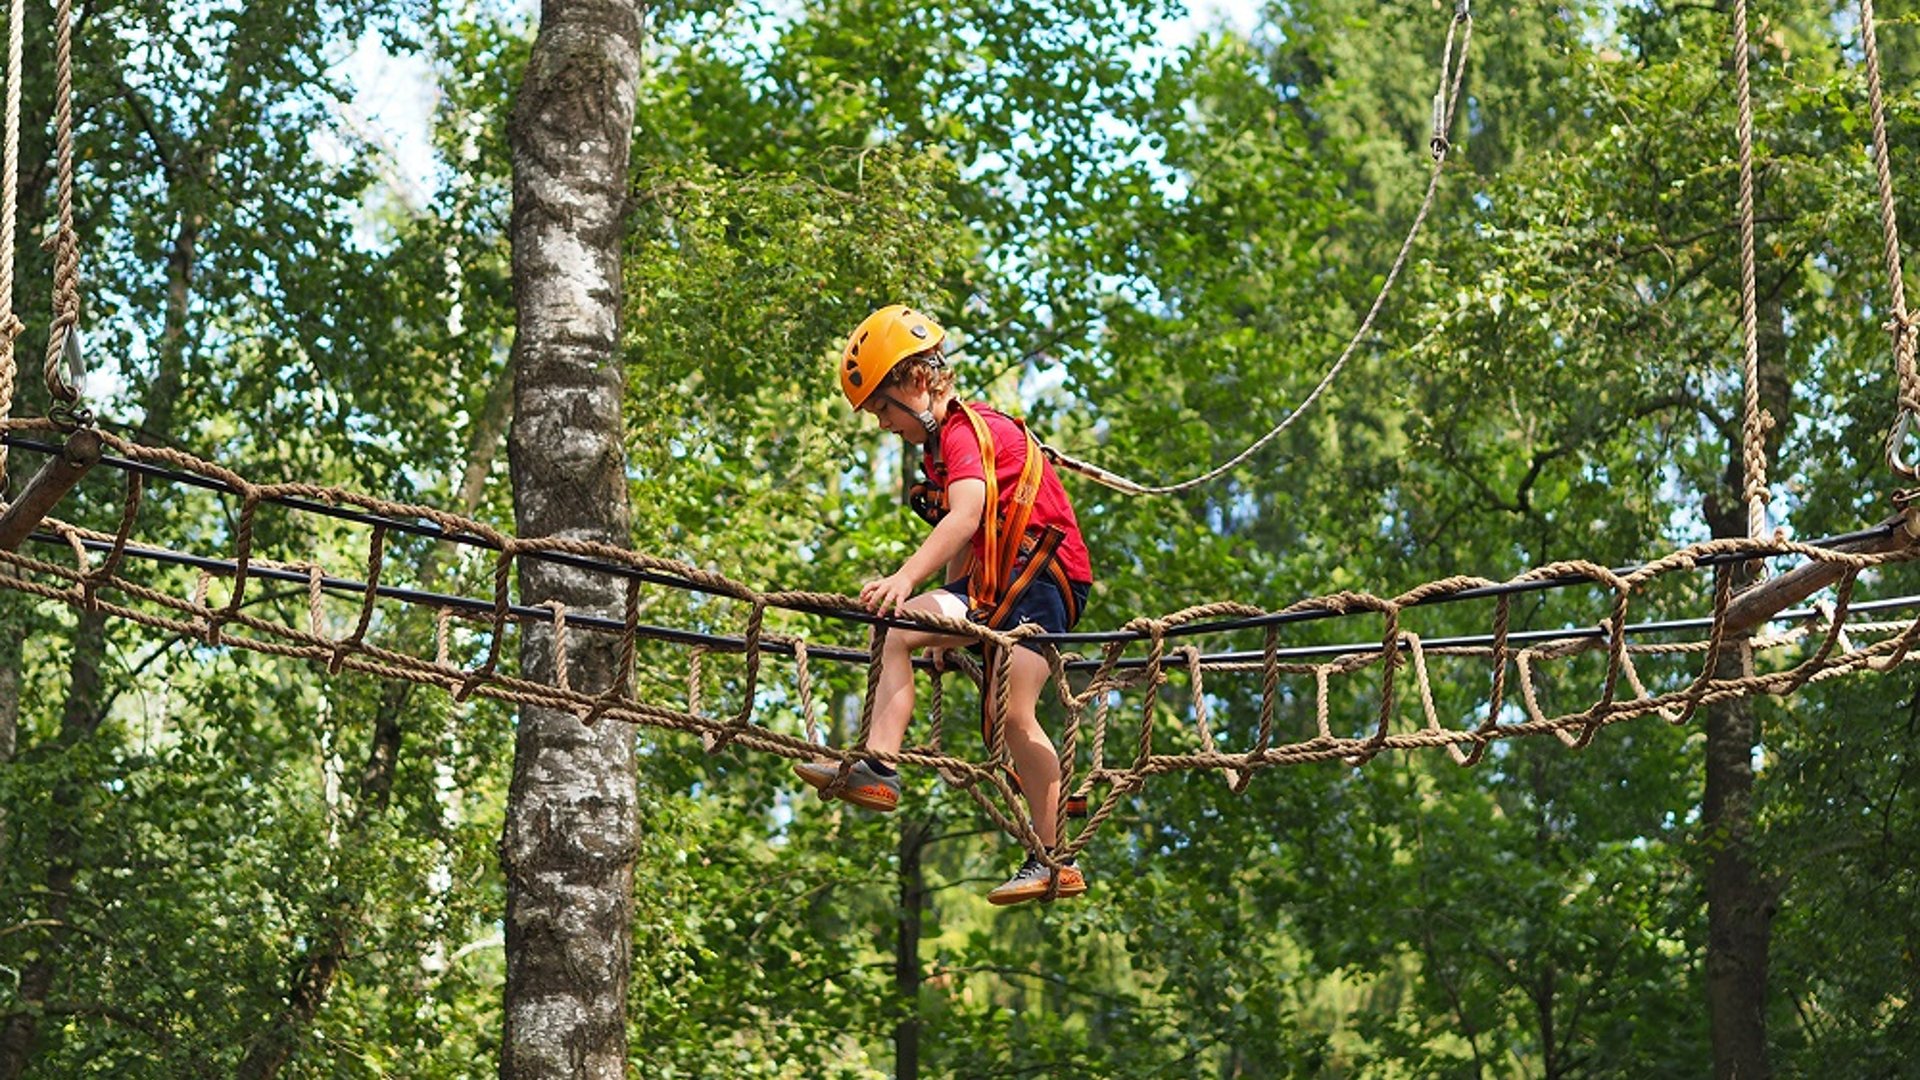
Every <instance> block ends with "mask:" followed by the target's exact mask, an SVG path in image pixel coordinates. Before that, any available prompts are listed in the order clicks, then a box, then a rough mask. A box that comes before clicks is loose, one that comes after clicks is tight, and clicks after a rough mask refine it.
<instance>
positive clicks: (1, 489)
mask: <svg viewBox="0 0 1920 1080" xmlns="http://www.w3.org/2000/svg"><path fill="white" fill-rule="evenodd" d="M24 8H25V3H24V0H13V3H12V4H11V5H10V6H9V8H8V15H7V105H6V132H5V135H4V139H5V144H4V146H3V147H0V170H4V175H0V311H4V314H0V420H5V419H6V418H7V417H9V416H11V415H12V414H13V387H14V382H15V380H16V379H17V378H18V374H19V365H18V363H17V362H16V361H15V360H14V355H13V343H14V339H15V338H18V337H19V336H20V330H21V325H20V317H19V316H18V315H16V314H14V311H13V245H14V230H15V221H16V219H17V218H18V216H19V213H20V207H19V202H20V198H19V186H20V75H21V67H22V65H21V62H20V53H21V48H20V42H21V37H22V34H21V29H20V27H21V24H22V23H23V22H24V21H25V15H24ZM6 490H7V447H6V445H5V444H4V443H0V501H4V500H5V498H6Z"/></svg>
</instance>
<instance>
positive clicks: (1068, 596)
mask: <svg viewBox="0 0 1920 1080" xmlns="http://www.w3.org/2000/svg"><path fill="white" fill-rule="evenodd" d="M950 407H951V408H954V409H958V410H959V411H960V412H961V414H962V415H964V416H965V417H966V418H967V422H968V423H969V424H971V425H972V426H973V434H974V436H975V438H977V439H978V440H979V442H980V464H981V472H983V473H984V474H985V475H986V482H987V500H986V505H987V506H988V507H989V508H990V509H989V510H988V512H987V513H986V514H984V515H982V516H983V518H984V521H983V527H984V529H985V531H986V543H985V544H983V545H982V548H983V550H984V557H983V555H982V554H979V553H976V554H972V555H970V556H969V558H968V562H967V617H968V618H970V619H972V620H973V621H974V622H977V623H980V624H982V625H983V626H986V627H988V628H990V629H994V630H1001V629H1005V627H1006V623H1007V620H1008V619H1009V618H1010V617H1011V616H1012V615H1013V609H1014V606H1015V605H1016V604H1018V603H1019V602H1020V598H1021V597H1022V596H1024V595H1026V592H1027V590H1028V589H1029V588H1032V587H1033V584H1034V582H1035V581H1037V580H1038V579H1039V577H1040V575H1041V574H1043V573H1044V574H1047V575H1048V576H1049V577H1050V578H1052V581H1051V584H1052V585H1054V586H1055V587H1057V588H1058V589H1059V590H1060V598H1061V601H1062V602H1063V603H1064V604H1065V605H1066V612H1067V625H1069V626H1071V625H1073V624H1074V623H1076V622H1079V621H1080V599H1079V597H1078V596H1076V595H1075V594H1074V591H1073V584H1072V582H1071V581H1070V580H1069V579H1068V577H1067V571H1066V568H1065V567H1063V566H1061V565H1060V560H1059V559H1057V558H1056V557H1055V556H1056V555H1058V553H1059V551H1060V545H1061V543H1062V542H1063V541H1065V540H1066V538H1067V531H1066V530H1065V529H1063V528H1061V527H1060V526H1058V525H1054V524H1051V523H1049V524H1045V525H1035V524H1033V520H1032V519H1033V504H1034V501H1035V500H1036V499H1037V498H1039V495H1040V480H1041V476H1042V475H1043V470H1044V465H1043V461H1044V458H1043V457H1042V451H1041V448H1040V441H1039V440H1038V439H1036V438H1034V437H1033V433H1032V432H1031V431H1028V430H1027V426H1026V424H1024V423H1022V422H1021V421H1019V420H1013V425H1014V426H1015V427H1017V428H1019V429H1020V433H1021V435H1023V436H1024V437H1025V438H1026V441H1027V456H1026V461H1025V462H1024V463H1022V465H1021V466H1020V477H1019V479H1018V480H1016V481H1015V482H1014V488H1013V500H1012V502H1011V503H1009V504H1008V505H1007V506H1005V507H1002V506H1001V505H1000V480H999V472H998V470H997V468H996V467H995V465H996V463H995V456H994V443H993V433H992V432H991V431H989V430H988V429H987V422H986V420H985V418H983V417H982V416H981V415H980V414H979V412H978V411H976V410H975V409H974V408H973V406H971V405H968V404H966V403H965V402H962V401H959V400H955V401H953V402H952V403H951V405H950ZM1009 419H1011V418H1009ZM922 468H923V469H924V471H925V473H926V479H925V480H923V481H921V482H920V483H917V484H914V485H913V487H912V489H911V490H910V491H909V493H908V502H909V503H910V504H911V505H912V507H913V510H914V513H916V514H919V515H920V516H921V517H922V518H924V519H926V521H927V523H928V524H931V525H938V524H939V523H940V521H941V519H943V518H945V517H946V516H947V513H948V510H949V507H948V503H947V467H946V463H945V462H944V461H942V460H941V456H940V439H939V437H938V435H937V433H936V434H935V437H933V438H931V439H929V440H928V448H927V451H926V456H925V458H924V459H923V460H922ZM993 736H994V730H993V710H991V709H990V708H988V707H987V695H985V694H982V695H981V697H980V737H981V738H982V739H983V740H985V742H986V744H987V746H988V747H989V748H991V747H992V746H993ZM1007 773H1008V775H1009V776H1010V777H1012V779H1013V786H1014V790H1016V791H1018V790H1019V786H1020V781H1019V778H1018V777H1017V776H1014V775H1013V770H1012V769H1011V768H1009V769H1008V770H1007ZM1067 813H1068V816H1070V817H1084V816H1086V798H1085V797H1084V796H1072V797H1070V798H1069V799H1068V805H1067Z"/></svg>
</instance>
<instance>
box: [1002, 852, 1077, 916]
mask: <svg viewBox="0 0 1920 1080" xmlns="http://www.w3.org/2000/svg"><path fill="white" fill-rule="evenodd" d="M1059 872H1060V891H1059V892H1057V893H1055V894H1054V899H1056V900H1065V899H1066V898H1068V897H1070V896H1079V895H1080V894H1081V893H1084V892H1086V891H1087V876H1086V875H1085V874H1083V873H1081V872H1080V868H1079V867H1077V866H1075V865H1073V863H1071V862H1069V863H1067V864H1066V865H1065V866H1062V867H1061V868H1060V871H1059ZM1053 873H1054V871H1052V870H1050V869H1048V868H1047V864H1046V863H1043V862H1041V861H1040V860H1039V859H1038V858H1036V857H1035V856H1033V855H1032V854H1029V855H1028V856H1027V861H1026V862H1023V863H1021V864H1020V869H1018V870H1016V871H1014V873H1013V876H1012V877H1010V878H1008V879H1007V881H1006V883H1005V884H1004V885H1001V886H1000V887H999V888H996V889H994V890H993V891H992V892H990V893H988V894H987V903H989V904H996V905H999V906H1002V907H1004V906H1006V905H1008V904H1020V903H1025V902H1026V901H1028V900H1039V899H1041V898H1042V897H1044V896H1046V895H1047V886H1048V884H1049V883H1050V882H1051V880H1052V877H1053Z"/></svg>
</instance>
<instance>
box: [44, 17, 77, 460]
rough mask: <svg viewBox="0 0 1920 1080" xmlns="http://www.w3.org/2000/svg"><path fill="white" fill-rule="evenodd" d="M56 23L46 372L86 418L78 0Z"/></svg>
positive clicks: (58, 396) (64, 411)
mask: <svg viewBox="0 0 1920 1080" xmlns="http://www.w3.org/2000/svg"><path fill="white" fill-rule="evenodd" d="M54 27H55V39H54V91H53V93H54V98H53V100H54V105H53V123H54V138H55V142H56V150H55V160H56V172H57V174H58V176H57V180H56V201H57V203H58V205H59V215H60V220H59V225H58V226H57V227H56V229H55V231H54V234H53V235H52V236H50V237H48V238H47V247H48V248H49V249H51V250H52V252H53V321H52V323H51V324H49V326H48V328H47V360H46V364H45V365H44V366H43V367H42V374H43V375H44V376H45V378H46V383H47V394H48V395H49V396H51V397H52V399H53V401H54V402H55V411H56V413H57V414H59V415H60V416H61V417H64V418H66V419H68V420H70V421H71V422H73V423H78V424H84V423H86V422H87V417H86V416H85V413H84V411H83V410H81V409H80V408H79V404H80V389H79V387H78V386H77V385H75V384H76V383H77V382H78V381H79V378H80V374H81V366H80V337H79V325H80V239H79V236H78V235H77V234H76V233H75V232H74V230H73V0H60V2H59V5H58V7H57V8H56V10H55V13H54ZM63 369H64V370H63ZM69 378H71V379H72V380H73V381H71V382H70V381H68V380H69Z"/></svg>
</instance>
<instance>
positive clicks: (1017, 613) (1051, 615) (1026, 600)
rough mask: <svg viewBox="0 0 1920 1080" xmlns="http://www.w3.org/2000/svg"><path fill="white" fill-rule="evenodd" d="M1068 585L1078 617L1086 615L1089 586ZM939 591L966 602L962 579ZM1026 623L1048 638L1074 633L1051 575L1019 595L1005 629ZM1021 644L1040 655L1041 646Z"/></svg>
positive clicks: (1062, 599) (1042, 576)
mask: <svg viewBox="0 0 1920 1080" xmlns="http://www.w3.org/2000/svg"><path fill="white" fill-rule="evenodd" d="M1068 584H1070V585H1071V586H1072V588H1073V598H1074V600H1075V601H1076V602H1075V604H1074V606H1075V607H1077V608H1079V609H1080V614H1082V615H1085V614H1086V613H1087V590H1088V589H1090V588H1091V586H1090V585H1088V584H1087V583H1086V582H1084V581H1074V582H1069V583H1068ZM941 588H943V589H945V590H946V591H948V592H950V593H952V594H954V595H955V596H958V597H959V598H960V599H962V600H965V599H967V579H966V578H961V579H960V580H958V581H949V582H947V583H946V584H945V585H942V586H941ZM1074 621H1075V622H1077V621H1079V620H1077V619H1076V620H1074ZM1027 622H1030V623H1038V624H1039V625H1040V629H1042V630H1045V631H1046V632H1047V633H1049V634H1064V633H1066V632H1067V631H1069V630H1071V629H1073V623H1072V622H1068V621H1067V600H1066V597H1064V596H1062V595H1060V585H1059V583H1058V582H1056V581H1054V579H1053V577H1052V575H1050V574H1043V575H1041V576H1040V577H1039V578H1038V579H1036V580H1035V581H1034V582H1033V583H1032V584H1031V585H1028V586H1027V591H1026V592H1024V593H1021V594H1020V599H1019V600H1017V601H1015V602H1014V605H1013V611H1012V613H1010V614H1009V615H1008V617H1007V625H1006V627H1005V629H1008V630H1011V629H1013V628H1014V627H1016V626H1019V625H1020V624H1021V623H1027ZM1020 644H1022V645H1024V646H1026V647H1027V648H1029V649H1032V650H1033V651H1034V652H1039V651H1041V650H1040V646H1039V645H1037V644H1034V643H1031V642H1026V641H1023V642H1021V643H1020Z"/></svg>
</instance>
